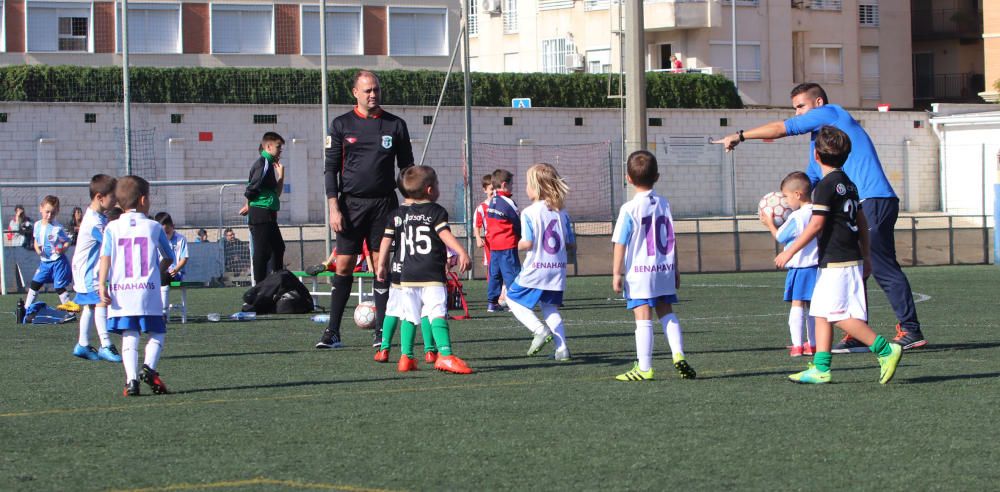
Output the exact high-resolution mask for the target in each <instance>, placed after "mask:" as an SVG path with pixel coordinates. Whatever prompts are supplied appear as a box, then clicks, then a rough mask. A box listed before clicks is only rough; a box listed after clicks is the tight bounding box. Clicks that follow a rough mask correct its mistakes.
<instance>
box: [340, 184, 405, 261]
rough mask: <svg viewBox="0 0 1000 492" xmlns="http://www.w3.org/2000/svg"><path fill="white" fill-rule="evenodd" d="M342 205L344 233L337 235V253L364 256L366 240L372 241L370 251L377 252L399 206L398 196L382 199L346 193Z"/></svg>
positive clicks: (369, 243) (369, 245)
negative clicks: (390, 218)
mask: <svg viewBox="0 0 1000 492" xmlns="http://www.w3.org/2000/svg"><path fill="white" fill-rule="evenodd" d="M339 204H340V213H341V214H342V215H343V216H344V230H343V231H341V232H339V233H337V254H338V255H360V254H361V244H362V243H363V242H364V241H368V250H369V251H373V252H377V251H378V247H379V244H381V243H382V235H383V234H384V233H385V222H386V219H388V218H389V214H391V213H392V211H393V210H396V207H398V206H399V201H398V200H397V199H396V194H395V193H393V194H392V195H389V196H387V197H379V198H363V197H359V196H351V195H346V194H343V195H340V198H339Z"/></svg>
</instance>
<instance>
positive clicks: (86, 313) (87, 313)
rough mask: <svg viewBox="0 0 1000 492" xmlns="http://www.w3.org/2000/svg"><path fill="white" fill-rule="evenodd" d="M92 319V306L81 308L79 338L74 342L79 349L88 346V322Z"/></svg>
mask: <svg viewBox="0 0 1000 492" xmlns="http://www.w3.org/2000/svg"><path fill="white" fill-rule="evenodd" d="M93 319H94V311H93V306H83V310H82V311H80V337H79V338H78V339H77V341H76V343H77V344H78V345H80V346H81V347H86V346H88V345H90V322H91V321H92V320H93Z"/></svg>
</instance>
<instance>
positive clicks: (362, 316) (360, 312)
mask: <svg viewBox="0 0 1000 492" xmlns="http://www.w3.org/2000/svg"><path fill="white" fill-rule="evenodd" d="M354 324H356V325H358V328H361V329H362V330H370V329H372V328H374V327H375V303H373V302H368V301H365V302H362V303H360V304H358V307H356V308H354Z"/></svg>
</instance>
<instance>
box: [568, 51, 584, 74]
mask: <svg viewBox="0 0 1000 492" xmlns="http://www.w3.org/2000/svg"><path fill="white" fill-rule="evenodd" d="M583 62H584V59H583V55H581V54H579V53H570V54H568V55H566V70H583V69H584V68H585V65H584V63H583Z"/></svg>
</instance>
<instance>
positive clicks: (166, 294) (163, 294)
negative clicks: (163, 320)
mask: <svg viewBox="0 0 1000 492" xmlns="http://www.w3.org/2000/svg"><path fill="white" fill-rule="evenodd" d="M160 300H161V301H163V314H167V312H168V311H170V286H169V285H162V286H160Z"/></svg>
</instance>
